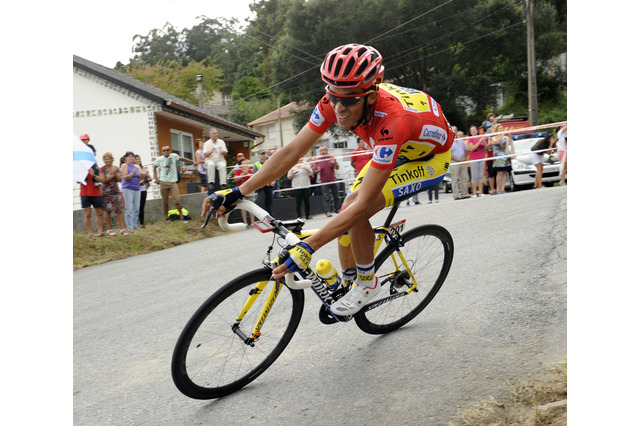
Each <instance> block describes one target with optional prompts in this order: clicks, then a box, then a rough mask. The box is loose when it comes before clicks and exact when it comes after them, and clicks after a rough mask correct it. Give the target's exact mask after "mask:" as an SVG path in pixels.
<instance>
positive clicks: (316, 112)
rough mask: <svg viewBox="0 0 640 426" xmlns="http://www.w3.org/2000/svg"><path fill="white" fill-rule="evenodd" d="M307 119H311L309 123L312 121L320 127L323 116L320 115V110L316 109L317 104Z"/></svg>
mask: <svg viewBox="0 0 640 426" xmlns="http://www.w3.org/2000/svg"><path fill="white" fill-rule="evenodd" d="M309 120H310V121H311V123H313V124H314V125H316V126H318V127H320V126H321V125H322V123H324V117H323V116H322V114H320V111H319V110H318V106H317V105H316V108H315V109H314V110H313V113H312V114H311V118H310V119H309Z"/></svg>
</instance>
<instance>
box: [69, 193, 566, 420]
mask: <svg viewBox="0 0 640 426" xmlns="http://www.w3.org/2000/svg"><path fill="white" fill-rule="evenodd" d="M422 199H423V200H424V199H426V195H423V196H422ZM399 215H400V216H402V217H406V218H407V224H408V227H410V226H411V225H412V224H420V223H437V224H440V225H443V226H445V227H446V228H447V229H449V231H450V232H451V234H452V235H453V238H454V242H455V258H454V262H453V266H452V269H451V272H450V274H449V277H448V279H447V282H445V284H444V286H443V288H442V290H441V291H440V293H439V294H438V295H437V296H436V298H435V299H434V301H433V302H432V304H431V305H430V306H429V307H428V308H427V309H426V310H425V311H424V312H423V313H422V314H420V315H419V316H418V317H417V318H416V319H415V320H413V321H412V322H411V323H409V324H408V325H407V326H405V327H403V328H402V329H400V330H398V331H396V332H394V333H391V334H389V335H384V336H371V335H367V334H364V333H362V332H361V331H360V330H359V329H358V328H357V327H356V325H355V324H354V323H348V324H337V325H331V326H327V325H323V324H321V323H320V322H319V321H318V320H317V311H318V307H319V305H318V302H317V299H315V297H314V296H313V294H312V293H311V292H309V293H307V298H306V304H307V306H306V309H305V313H304V316H303V318H302V323H301V325H300V327H299V328H298V333H297V334H296V336H295V337H294V338H293V340H292V342H291V343H290V345H289V347H288V348H287V349H286V350H285V352H284V353H283V355H282V356H281V357H280V358H279V359H278V360H277V361H276V362H275V364H274V365H273V366H272V367H271V368H270V369H269V370H268V371H267V372H266V373H264V374H263V375H262V376H261V377H259V378H258V379H257V380H256V381H255V382H254V383H252V384H251V385H249V386H248V387H246V388H245V389H243V390H241V391H239V392H236V393H235V394H233V395H230V396H228V397H226V398H222V399H218V400H213V401H195V400H191V399H189V398H186V397H184V396H183V395H182V394H180V393H179V392H178V391H177V390H176V389H175V387H174V386H173V382H172V381H171V375H170V360H171V354H172V350H173V345H174V343H175V341H176V339H177V337H178V335H179V334H180V331H181V329H182V327H183V326H184V324H185V323H186V321H187V320H188V318H189V317H190V316H191V314H192V313H193V312H194V311H195V309H196V308H197V307H198V306H199V305H200V303H202V302H203V301H204V300H205V299H206V297H207V296H208V295H209V294H210V293H211V292H213V291H214V290H215V289H216V288H218V287H219V286H220V285H222V284H223V283H225V282H227V281H228V280H230V279H231V278H232V277H233V276H234V274H235V273H236V271H244V270H245V269H247V267H246V265H252V264H257V263H258V262H259V260H260V259H261V258H262V254H263V251H264V249H265V248H266V246H267V244H268V243H269V242H270V238H269V237H268V236H267V235H262V234H259V233H258V232H255V231H243V232H240V233H236V234H226V235H223V236H220V237H216V238H213V239H209V240H205V241H199V242H195V243H191V244H186V245H183V246H179V247H176V248H172V249H169V250H164V251H161V252H157V253H152V254H147V255H142V256H136V257H133V258H129V259H125V260H121V261H116V262H109V263H107V264H104V265H99V266H95V267H90V268H85V269H82V270H79V271H76V272H74V274H73V277H74V294H73V296H74V351H73V355H74V402H73V404H74V423H75V424H78V425H160V424H167V425H210V424H216V425H235V424H243V425H278V426H281V425H299V424H331V423H334V424H341V425H392V424H393V425H395V424H425V425H446V424H447V422H448V421H449V420H450V419H451V418H452V417H453V416H455V414H456V412H457V409H458V407H463V406H466V405H467V404H470V403H473V402H477V401H479V400H482V399H485V398H487V397H489V396H494V397H496V398H506V397H507V396H508V387H507V385H506V383H507V382H509V381H514V380H521V379H526V378H527V377H528V376H529V375H539V374H542V373H544V372H546V369H547V367H548V366H549V365H551V364H553V363H557V362H560V361H563V360H565V359H566V352H567V343H566V337H567V328H566V323H567V285H566V281H567V279H566V277H567V269H566V260H567V241H566V238H567V192H566V187H557V188H545V189H542V190H530V191H523V192H515V193H509V194H506V195H500V196H486V197H483V198H477V199H470V200H464V201H453V200H452V199H451V195H450V194H441V202H440V203H439V204H432V205H426V204H422V205H419V206H411V207H402V208H401V209H400V211H399ZM400 216H399V217H400ZM327 220H328V219H327V218H324V217H322V218H316V219H313V220H311V221H310V222H309V224H308V227H309V228H315V227H319V226H320V225H321V224H323V223H325V222H326V221H327ZM380 222H381V220H380ZM334 250H335V248H334V247H333V246H331V247H326V248H322V249H321V250H319V251H318V253H317V256H314V259H315V258H319V257H320V256H322V257H325V258H329V259H330V260H332V261H335V255H334V254H333V253H332V252H333V251H334Z"/></svg>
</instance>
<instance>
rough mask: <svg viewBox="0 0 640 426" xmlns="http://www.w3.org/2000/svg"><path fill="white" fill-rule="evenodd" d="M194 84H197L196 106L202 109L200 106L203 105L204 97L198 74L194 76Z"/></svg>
mask: <svg viewBox="0 0 640 426" xmlns="http://www.w3.org/2000/svg"><path fill="white" fill-rule="evenodd" d="M196 83H197V89H196V93H197V94H198V106H199V107H200V108H202V105H203V102H202V96H203V95H204V90H203V89H202V76H201V75H200V74H198V75H196Z"/></svg>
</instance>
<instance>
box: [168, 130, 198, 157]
mask: <svg viewBox="0 0 640 426" xmlns="http://www.w3.org/2000/svg"><path fill="white" fill-rule="evenodd" d="M171 151H172V152H175V153H176V154H178V155H179V156H180V157H185V158H189V159H191V160H193V135H192V134H191V133H184V132H180V131H178V130H171Z"/></svg>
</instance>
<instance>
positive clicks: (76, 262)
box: [73, 219, 222, 271]
mask: <svg viewBox="0 0 640 426" xmlns="http://www.w3.org/2000/svg"><path fill="white" fill-rule="evenodd" d="M203 223H204V220H203V219H194V220H191V221H189V223H182V222H180V221H176V222H156V223H152V224H148V225H146V227H145V228H144V229H141V230H140V231H137V232H134V233H133V234H129V235H120V230H117V229H114V232H117V233H118V235H117V236H114V237H108V236H104V237H99V238H94V239H89V237H88V235H87V234H86V233H85V232H82V233H78V232H76V233H74V234H73V270H74V271H75V270H77V269H80V268H84V267H87V266H92V265H98V264H100V263H104V262H109V261H111V260H117V259H124V258H127V257H130V256H135V255H139V254H144V253H151V252H154V251H158V250H164V249H166V248H170V247H175V246H178V245H180V244H185V243H190V242H192V241H197V240H202V239H204V238H210V237H214V236H216V235H218V234H220V233H222V231H221V230H220V227H219V226H218V224H217V222H215V221H212V222H210V223H209V224H208V225H207V227H206V228H204V229H200V226H201V225H202V224H203Z"/></svg>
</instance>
